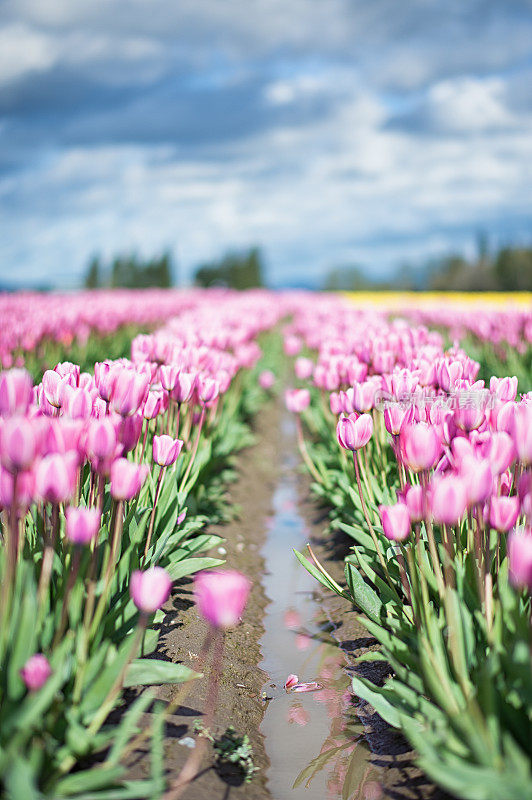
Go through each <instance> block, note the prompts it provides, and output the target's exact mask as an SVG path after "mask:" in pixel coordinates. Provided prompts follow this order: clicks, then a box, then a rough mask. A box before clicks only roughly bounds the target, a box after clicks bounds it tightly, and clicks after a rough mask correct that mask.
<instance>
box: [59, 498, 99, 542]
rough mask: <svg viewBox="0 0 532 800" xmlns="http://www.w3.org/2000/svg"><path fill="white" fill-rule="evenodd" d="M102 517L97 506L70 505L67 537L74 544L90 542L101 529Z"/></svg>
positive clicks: (67, 512)
mask: <svg viewBox="0 0 532 800" xmlns="http://www.w3.org/2000/svg"><path fill="white" fill-rule="evenodd" d="M100 519H101V515H100V511H99V509H97V508H84V507H83V506H70V508H67V510H66V529H65V533H66V538H67V539H68V540H69V541H70V542H72V543H73V544H89V542H91V541H92V539H94V538H95V536H97V534H98V531H99V530H100Z"/></svg>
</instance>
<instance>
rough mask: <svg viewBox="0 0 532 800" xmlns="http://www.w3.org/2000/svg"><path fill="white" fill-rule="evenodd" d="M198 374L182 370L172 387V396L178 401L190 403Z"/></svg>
mask: <svg viewBox="0 0 532 800" xmlns="http://www.w3.org/2000/svg"><path fill="white" fill-rule="evenodd" d="M195 385H196V376H195V375H193V374H192V373H190V372H180V373H179V374H178V376H177V378H176V382H175V386H174V388H173V389H172V398H173V399H174V400H175V401H176V403H188V401H189V400H190V398H191V397H192V394H193V392H194V387H195Z"/></svg>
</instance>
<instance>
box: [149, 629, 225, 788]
mask: <svg viewBox="0 0 532 800" xmlns="http://www.w3.org/2000/svg"><path fill="white" fill-rule="evenodd" d="M223 651H224V634H223V631H221V630H217V631H216V632H215V635H214V652H213V657H212V664H211V680H210V685H209V693H208V695H207V701H206V704H205V723H204V727H205V728H206V729H207V730H210V729H211V728H212V726H213V722H214V715H215V711H216V701H217V698H218V687H219V684H220V675H221V673H222V666H223ZM206 747H207V739H206V738H205V737H204V736H199V737H198V738H197V739H196V746H195V748H194V750H193V751H192V752H191V754H190V755H189V757H188V759H187V760H186V762H185V764H184V766H183V769H182V770H181V772H180V774H179V776H178V778H177V780H176V781H175V782H174V783H173V785H172V786H170V789H169V790H168V791H167V792H166V793H165V794H164V795H163V800H179V798H180V797H181V796H182V795H183V792H184V791H185V789H186V788H187V786H188V785H189V784H190V783H191V782H192V781H193V780H194V778H196V777H197V775H198V772H199V770H200V767H201V762H202V759H203V754H204V752H205V749H206Z"/></svg>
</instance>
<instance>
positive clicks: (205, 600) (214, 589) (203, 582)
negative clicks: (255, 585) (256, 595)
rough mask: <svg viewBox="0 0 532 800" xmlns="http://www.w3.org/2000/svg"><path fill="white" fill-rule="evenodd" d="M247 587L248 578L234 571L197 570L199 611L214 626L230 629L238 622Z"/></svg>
mask: <svg viewBox="0 0 532 800" xmlns="http://www.w3.org/2000/svg"><path fill="white" fill-rule="evenodd" d="M250 589H251V581H250V580H249V579H248V578H246V576H245V575H242V574H241V573H240V572H236V571H235V570H213V571H208V572H200V573H199V574H198V575H196V577H195V579H194V596H195V600H196V604H197V606H198V610H199V612H200V614H201V615H202V616H203V617H204V618H205V619H206V620H207V622H209V623H210V624H211V625H212V626H213V627H214V628H230V627H232V626H233V625H236V624H237V623H238V622H239V620H240V617H241V616H242V612H243V611H244V608H245V605H246V602H247V599H248V595H249V592H250Z"/></svg>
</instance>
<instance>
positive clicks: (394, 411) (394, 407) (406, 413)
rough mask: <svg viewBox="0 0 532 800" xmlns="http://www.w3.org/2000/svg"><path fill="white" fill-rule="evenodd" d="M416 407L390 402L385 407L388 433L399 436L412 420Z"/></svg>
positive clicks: (385, 422)
mask: <svg viewBox="0 0 532 800" xmlns="http://www.w3.org/2000/svg"><path fill="white" fill-rule="evenodd" d="M413 412H414V409H413V407H412V406H408V407H405V406H402V405H401V404H400V403H389V404H388V405H387V406H386V408H385V409H384V413H383V416H384V425H385V427H386V430H387V431H388V433H391V434H392V435H393V436H398V435H399V434H400V433H401V431H402V429H403V428H404V426H405V425H408V424H409V423H411V422H412V417H413Z"/></svg>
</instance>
